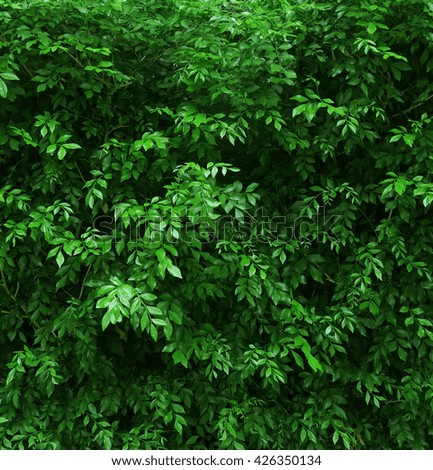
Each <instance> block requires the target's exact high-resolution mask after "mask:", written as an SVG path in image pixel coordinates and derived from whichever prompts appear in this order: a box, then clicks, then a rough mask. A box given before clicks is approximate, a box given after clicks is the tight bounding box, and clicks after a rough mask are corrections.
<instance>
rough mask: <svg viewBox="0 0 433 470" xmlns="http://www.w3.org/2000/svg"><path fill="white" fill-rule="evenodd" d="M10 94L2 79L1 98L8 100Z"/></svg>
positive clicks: (0, 85) (0, 86)
mask: <svg viewBox="0 0 433 470" xmlns="http://www.w3.org/2000/svg"><path fill="white" fill-rule="evenodd" d="M7 94H8V87H7V86H6V83H5V82H4V81H3V80H2V79H1V78H0V96H1V97H2V98H6V96H7Z"/></svg>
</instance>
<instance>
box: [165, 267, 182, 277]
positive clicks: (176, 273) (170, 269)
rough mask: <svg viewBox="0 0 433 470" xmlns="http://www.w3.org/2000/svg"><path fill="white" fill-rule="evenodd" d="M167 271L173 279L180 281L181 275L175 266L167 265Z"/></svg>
mask: <svg viewBox="0 0 433 470" xmlns="http://www.w3.org/2000/svg"><path fill="white" fill-rule="evenodd" d="M167 271H168V272H169V273H170V274H171V275H172V276H174V277H177V278H180V279H182V273H181V272H180V269H179V268H178V267H177V266H175V265H173V264H172V265H169V266H167Z"/></svg>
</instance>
